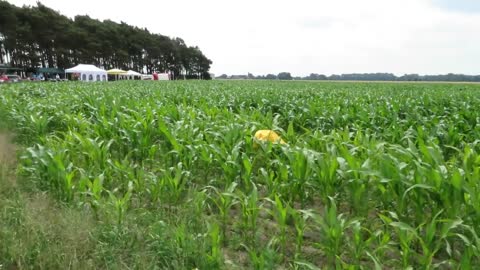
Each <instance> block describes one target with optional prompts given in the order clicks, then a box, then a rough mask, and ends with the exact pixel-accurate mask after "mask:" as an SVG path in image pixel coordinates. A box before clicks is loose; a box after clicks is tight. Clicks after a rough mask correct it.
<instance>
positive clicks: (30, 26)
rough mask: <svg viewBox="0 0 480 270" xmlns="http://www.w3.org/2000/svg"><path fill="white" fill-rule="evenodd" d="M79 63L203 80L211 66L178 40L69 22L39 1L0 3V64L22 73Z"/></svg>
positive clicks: (84, 20)
mask: <svg viewBox="0 0 480 270" xmlns="http://www.w3.org/2000/svg"><path fill="white" fill-rule="evenodd" d="M80 63H86V64H95V65H97V66H99V67H103V68H105V69H110V68H122V69H133V70H136V71H140V72H142V71H143V72H147V73H152V72H154V71H157V72H172V73H173V74H174V76H175V78H180V77H181V78H183V77H187V78H205V79H208V78H210V75H209V72H208V71H209V69H210V65H211V64H212V61H211V60H210V59H208V58H207V57H206V56H205V55H204V54H203V53H202V51H201V50H200V49H199V48H198V47H196V46H195V47H192V46H187V45H186V44H185V42H184V41H183V40H182V39H181V38H170V37H167V36H164V35H160V34H155V33H151V32H149V31H148V29H146V28H139V27H135V26H131V25H128V24H126V23H124V22H121V23H116V22H114V21H111V20H104V21H103V22H102V21H99V20H96V19H92V18H90V17H89V16H75V18H73V19H70V18H68V17H66V16H63V15H61V14H60V13H59V12H57V11H55V10H53V9H51V8H48V7H47V6H45V5H43V4H41V3H40V2H37V6H23V7H17V6H15V5H11V4H9V3H8V2H6V1H3V0H0V64H3V65H6V64H8V65H10V66H12V67H20V68H23V69H25V70H27V69H34V68H39V67H42V68H61V69H65V68H69V67H72V66H74V65H77V64H80Z"/></svg>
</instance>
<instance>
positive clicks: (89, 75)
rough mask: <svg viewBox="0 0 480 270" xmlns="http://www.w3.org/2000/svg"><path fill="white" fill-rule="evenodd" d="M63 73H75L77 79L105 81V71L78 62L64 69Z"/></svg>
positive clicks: (106, 78)
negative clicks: (76, 64) (77, 75)
mask: <svg viewBox="0 0 480 270" xmlns="http://www.w3.org/2000/svg"><path fill="white" fill-rule="evenodd" d="M65 73H77V74H79V77H78V79H79V80H80V81H86V82H96V81H107V80H108V77H107V71H105V70H103V69H101V68H98V67H96V66H94V65H85V64H79V65H78V66H75V67H72V68H69V69H66V70H65Z"/></svg>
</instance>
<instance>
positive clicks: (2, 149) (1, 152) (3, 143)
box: [0, 132, 17, 167]
mask: <svg viewBox="0 0 480 270" xmlns="http://www.w3.org/2000/svg"><path fill="white" fill-rule="evenodd" d="M12 137H13V136H12V135H10V134H7V133H1V132H0V164H2V165H3V166H5V167H7V166H8V167H9V166H11V165H13V164H15V162H16V160H17V154H16V151H17V148H16V147H15V145H14V144H13V143H12Z"/></svg>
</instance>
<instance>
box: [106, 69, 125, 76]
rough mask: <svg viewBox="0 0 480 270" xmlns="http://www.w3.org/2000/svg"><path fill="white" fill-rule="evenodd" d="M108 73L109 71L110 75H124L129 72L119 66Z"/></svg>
mask: <svg viewBox="0 0 480 270" xmlns="http://www.w3.org/2000/svg"><path fill="white" fill-rule="evenodd" d="M107 73H108V75H122V74H125V73H127V72H126V71H125V70H121V69H118V68H113V69H109V70H107Z"/></svg>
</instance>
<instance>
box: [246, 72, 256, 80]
mask: <svg viewBox="0 0 480 270" xmlns="http://www.w3.org/2000/svg"><path fill="white" fill-rule="evenodd" d="M247 79H249V80H253V79H255V76H254V75H253V74H252V73H250V72H249V73H248V74H247Z"/></svg>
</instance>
